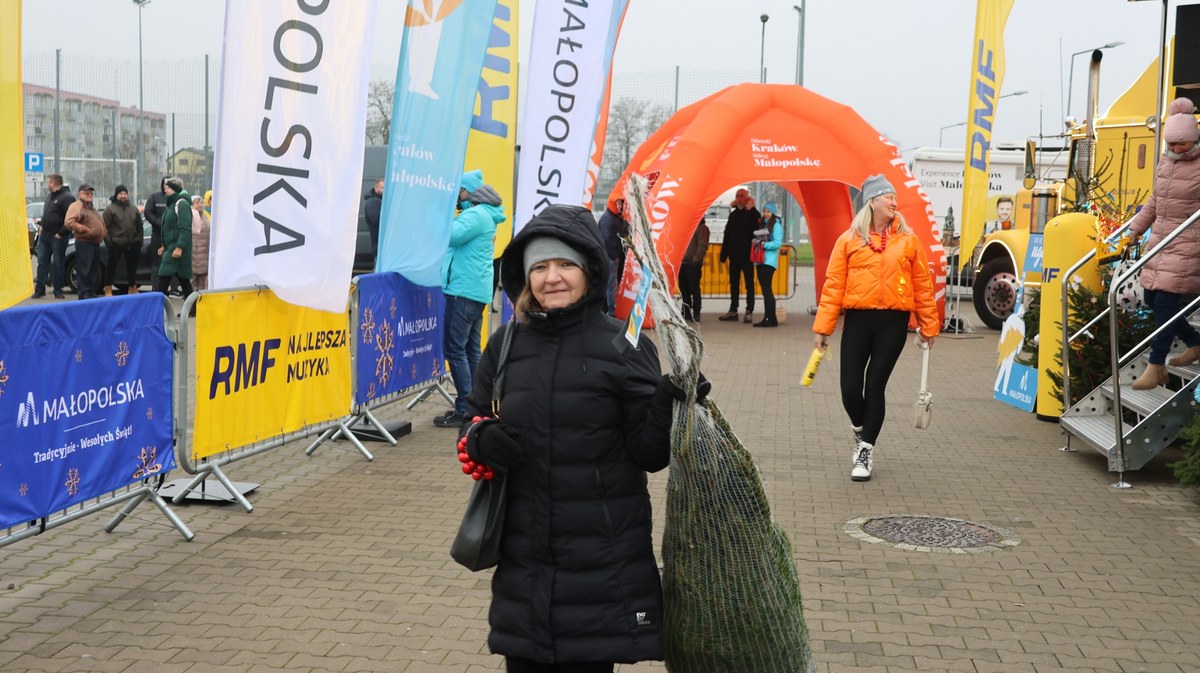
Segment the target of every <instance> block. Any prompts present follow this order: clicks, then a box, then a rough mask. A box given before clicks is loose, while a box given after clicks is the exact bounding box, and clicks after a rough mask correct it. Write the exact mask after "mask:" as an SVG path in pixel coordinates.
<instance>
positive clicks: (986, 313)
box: [972, 59, 1175, 329]
mask: <svg viewBox="0 0 1200 673" xmlns="http://www.w3.org/2000/svg"><path fill="white" fill-rule="evenodd" d="M1169 66H1170V63H1169V62H1168V68H1167V71H1168V73H1169V72H1170V67H1169ZM1094 68H1095V69H1096V70H1097V72H1098V68H1099V62H1098V60H1097V61H1096V62H1095V65H1094ZM1096 77H1098V75H1096V76H1093V77H1092V78H1090V79H1093V80H1094V79H1095V78H1096ZM1157 82H1158V60H1157V59H1155V60H1154V62H1152V63H1151V64H1150V65H1149V67H1147V68H1146V70H1145V71H1144V72H1143V73H1142V75H1141V76H1140V77H1138V79H1137V81H1135V82H1134V83H1133V85H1132V86H1131V87H1129V89H1127V90H1126V91H1125V92H1124V93H1123V94H1121V96H1120V97H1119V98H1117V100H1116V101H1114V102H1113V104H1112V106H1111V107H1109V109H1108V111H1107V112H1106V113H1105V115H1104V116H1103V117H1098V118H1095V116H1094V115H1095V113H1094V112H1092V115H1093V118H1094V121H1090V122H1089V120H1084V121H1083V122H1082V123H1079V124H1075V125H1073V126H1072V127H1071V129H1070V131H1069V132H1068V134H1067V137H1066V140H1067V141H1068V143H1069V145H1068V147H1069V152H1070V157H1069V160H1068V169H1067V178H1066V180H1064V181H1054V182H1049V181H1046V182H1039V181H1037V179H1036V168H1037V167H1036V166H1034V165H1033V164H1034V158H1033V154H1031V153H1030V152H1029V151H1028V150H1027V158H1026V170H1027V178H1028V179H1027V180H1026V184H1025V188H1024V189H1022V190H1020V191H1018V192H1017V196H1016V204H1015V205H1016V214H1015V215H1014V217H1013V222H1014V224H1015V225H1016V226H1015V228H1013V229H1010V230H1008V231H997V232H993V233H991V234H988V235H987V236H985V237H984V239H983V240H982V241H981V242H980V243H979V245H977V246H976V248H975V251H974V254H973V257H972V268H973V269H974V271H975V278H974V282H973V284H972V296H973V299H974V304H975V311H976V313H978V314H979V318H980V320H982V321H983V323H984V324H985V325H987V326H988V327H990V328H992V329H1000V327H1001V326H1002V325H1003V323H1004V319H1005V318H1007V317H1008V316H1009V315H1010V314H1011V313H1012V312H1013V308H1014V306H1015V302H1016V297H1017V288H1018V287H1019V285H1020V283H1021V281H1022V280H1023V276H1024V273H1023V266H1024V263H1025V256H1026V252H1027V249H1028V247H1029V235H1030V234H1031V233H1041V231H1042V228H1043V227H1045V225H1046V222H1048V221H1049V220H1051V219H1053V218H1054V217H1055V216H1057V215H1058V214H1059V213H1061V212H1070V211H1074V210H1077V209H1078V208H1079V205H1077V204H1078V202H1079V201H1080V199H1078V198H1077V196H1076V195H1077V193H1079V192H1080V191H1081V190H1080V189H1079V186H1080V185H1081V184H1083V185H1084V186H1087V187H1088V189H1087V190H1086V191H1087V193H1088V194H1090V201H1091V202H1092V203H1096V204H1098V205H1100V206H1101V207H1103V208H1105V209H1106V210H1107V212H1108V215H1109V216H1110V217H1112V218H1114V219H1117V220H1120V221H1122V222H1124V221H1126V220H1128V219H1129V218H1130V217H1132V216H1133V214H1134V213H1135V212H1136V211H1137V208H1138V206H1140V205H1141V204H1142V203H1144V202H1145V200H1146V199H1147V198H1149V196H1150V191H1151V188H1152V187H1153V184H1154V164H1155V162H1154V159H1155V155H1156V154H1157V151H1156V149H1155V146H1154V128H1155V125H1156V124H1157V123H1158V119H1159V117H1158V115H1155V114H1154V108H1155V105H1156V104H1157V95H1156V87H1157ZM1093 91H1094V86H1092V87H1089V96H1088V98H1089V105H1088V109H1089V110H1091V111H1094V110H1095V106H1094V104H1093V103H1091V102H1090V101H1092V100H1093V93H1092V92H1093ZM1173 92H1174V87H1169V88H1168V95H1167V97H1166V102H1169V101H1170V100H1171V99H1172V98H1174V97H1175V96H1174V95H1172V93H1173ZM1089 126H1090V128H1089ZM1056 140H1057V139H1056ZM1081 181H1088V182H1083V183H1081ZM1027 285H1030V286H1040V282H1038V281H1036V280H1031V281H1029V282H1028V283H1027Z"/></svg>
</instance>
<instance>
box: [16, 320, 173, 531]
mask: <svg viewBox="0 0 1200 673" xmlns="http://www.w3.org/2000/svg"><path fill="white" fill-rule="evenodd" d="M162 299H163V320H164V326H163V327H164V331H165V332H166V335H167V339H168V340H169V341H170V342H171V344H172V346H173V347H174V348H175V351H176V354H178V352H179V342H178V339H177V338H173V337H177V335H178V334H179V328H178V321H177V320H176V317H175V309H174V307H172V306H171V303H170V301H169V300H168V299H167V298H166V296H163V298H162ZM176 359H178V358H176ZM176 412H178V406H177V407H176ZM176 442H178V438H176ZM177 448H178V445H177ZM165 476H166V475H163V474H160V475H156V476H155V477H151V478H149V479H144V480H142V482H141V483H140V484H127V485H125V486H123V487H121V488H118V489H116V490H113V491H110V492H109V493H107V494H104V495H102V496H99V497H97V498H94V499H91V500H90V501H89V502H82V503H78V504H75V505H71V506H70V507H67V508H65V509H62V510H59V511H57V512H52V513H50V514H48V515H46V516H43V517H39V518H37V519H34V520H32V521H30V522H29V523H28V524H26V525H25V526H10V527H8V528H6V529H5V530H4V531H3V533H2V534H0V547H5V546H7V545H10V544H12V543H14V542H16V541H18V540H23V539H25V538H28V537H33V536H35V535H40V534H42V533H44V532H46V531H48V530H50V529H52V528H57V527H59V526H62V525H64V524H67V523H70V522H72V521H75V520H76V519H80V518H83V517H85V516H88V515H90V514H94V513H96V512H99V511H101V510H103V509H107V508H109V507H113V506H115V505H119V504H121V503H125V506H124V507H122V508H121V511H119V512H118V513H117V514H116V515H115V516H114V517H113V518H112V519H110V520H109V522H108V524H107V525H105V526H104V532H106V533H111V532H113V531H114V530H116V528H117V526H119V525H120V524H121V522H122V521H124V520H125V519H126V518H127V517H128V516H129V515H130V514H132V513H133V510H134V509H136V508H137V506H138V505H140V504H141V503H142V502H144V501H145V500H147V499H149V500H150V502H152V503H154V506H155V507H157V508H158V509H159V511H160V512H162V514H163V516H165V517H166V518H167V520H168V521H170V522H171V525H172V526H174V527H175V530H177V531H179V534H180V535H182V536H183V539H184V540H187V541H188V542H191V541H192V540H193V539H194V538H195V537H196V536H195V534H194V533H192V530H191V529H190V528H188V526H187V524H185V523H184V522H183V520H182V519H180V518H179V515H178V514H176V513H175V511H174V510H172V509H171V508H170V507H169V506H168V505H167V503H166V501H164V500H163V498H162V496H160V495H159V494H158V489H159V487H160V486H161V485H162V483H163V480H164V478H165Z"/></svg>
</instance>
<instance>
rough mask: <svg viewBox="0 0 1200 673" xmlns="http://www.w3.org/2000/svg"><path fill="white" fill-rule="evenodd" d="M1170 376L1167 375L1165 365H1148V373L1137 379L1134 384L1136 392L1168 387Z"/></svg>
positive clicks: (1143, 373) (1145, 372)
mask: <svg viewBox="0 0 1200 673" xmlns="http://www.w3.org/2000/svg"><path fill="white" fill-rule="evenodd" d="M1169 380H1170V376H1168V375H1167V368H1166V367H1165V366H1163V365H1146V371H1144V372H1142V375H1141V376H1139V377H1137V380H1135V381H1134V382H1133V389H1134V390H1154V389H1155V388H1157V387H1159V386H1165V385H1167V382H1168V381H1169Z"/></svg>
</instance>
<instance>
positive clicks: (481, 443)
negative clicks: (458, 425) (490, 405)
mask: <svg viewBox="0 0 1200 673" xmlns="http://www.w3.org/2000/svg"><path fill="white" fill-rule="evenodd" d="M518 437H520V433H519V432H517V431H516V430H515V429H513V428H512V427H510V426H508V425H505V424H504V423H502V422H500V421H485V422H482V423H480V424H479V427H478V428H476V429H475V430H473V431H472V432H471V433H470V434H469V435H468V436H467V455H468V456H470V457H471V460H474V461H475V462H477V463H483V464H484V465H488V466H490V467H492V468H501V469H508V468H511V467H515V466H517V465H520V464H521V463H524V462H525V447H523V446H521V443H520V442H519V441H517V439H518Z"/></svg>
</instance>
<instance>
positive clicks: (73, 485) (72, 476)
mask: <svg viewBox="0 0 1200 673" xmlns="http://www.w3.org/2000/svg"><path fill="white" fill-rule="evenodd" d="M63 486H66V487H67V495H75V494H76V493H78V492H79V468H77V467H72V468H71V469H69V470H67V480H66V481H65V482H63Z"/></svg>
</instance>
